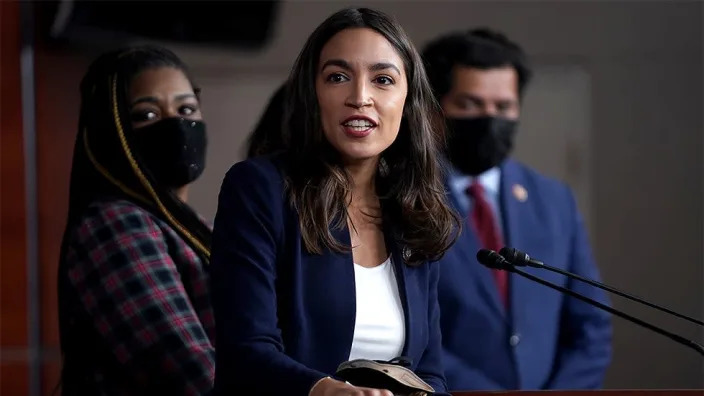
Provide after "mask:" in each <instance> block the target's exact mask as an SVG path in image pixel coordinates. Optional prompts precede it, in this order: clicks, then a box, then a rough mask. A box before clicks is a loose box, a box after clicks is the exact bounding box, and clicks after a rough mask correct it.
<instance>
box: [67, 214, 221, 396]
mask: <svg viewBox="0 0 704 396" xmlns="http://www.w3.org/2000/svg"><path fill="white" fill-rule="evenodd" d="M67 263H68V266H67V269H68V279H69V281H70V284H71V285H72V286H73V287H74V288H75V292H76V294H77V296H78V299H77V300H78V301H80V305H81V307H79V309H80V310H82V311H84V312H85V313H86V314H87V316H88V318H89V320H88V321H87V323H89V324H90V323H92V325H93V326H94V329H91V330H93V331H97V334H98V337H97V340H99V342H101V343H103V344H105V345H107V348H102V349H101V348H99V347H97V346H96V348H95V350H96V351H100V350H104V351H111V352H110V353H107V354H109V355H111V356H96V357H95V358H96V362H101V361H110V362H112V363H114V364H115V365H117V366H118V367H121V368H125V369H124V370H121V371H124V372H126V373H134V378H130V381H129V382H132V383H133V384H132V385H131V387H132V388H134V387H137V388H139V387H140V386H141V385H140V384H144V390H146V389H154V387H155V385H154V384H155V383H167V384H168V386H167V388H168V389H170V390H176V392H177V393H178V394H182V395H202V394H207V393H209V392H210V391H211V390H212V387H213V379H214V374H215V367H214V362H215V350H214V339H215V337H214V319H213V312H212V308H211V304H210V297H209V292H208V273H207V271H206V268H205V267H204V265H203V263H202V262H201V260H200V259H199V258H198V256H197V255H196V254H195V252H194V251H193V250H192V249H191V248H190V247H189V246H188V245H187V244H186V243H185V242H184V241H183V239H181V238H180V237H179V236H178V235H177V234H176V232H175V231H174V230H173V229H172V228H171V227H170V226H168V225H167V224H166V223H165V222H163V221H161V220H159V219H158V218H156V217H155V216H153V215H152V214H150V213H149V212H147V211H145V210H144V209H142V208H140V207H139V206H137V205H134V204H132V203H130V202H128V201H105V202H98V203H96V204H93V205H92V206H91V207H90V208H89V209H88V210H87V212H86V213H85V215H84V217H83V219H82V221H81V223H80V224H79V225H78V227H77V228H76V230H75V232H74V234H73V236H72V241H71V243H70V246H69V249H68V251H67ZM83 347H84V348H91V346H90V345H84V346H83ZM111 365H113V364H109V365H101V364H98V363H96V364H95V365H90V364H89V365H87V367H91V370H92V371H93V372H92V373H86V376H88V377H90V378H93V379H94V381H95V383H94V384H93V385H94V389H104V390H105V393H106V394H112V393H115V389H105V387H110V388H112V387H114V386H115V385H114V384H115V382H121V381H115V380H114V378H113V379H112V380H110V377H111V375H112V373H111V372H109V371H111V370H106V367H109V366H111ZM122 375H124V374H122ZM128 375H129V374H128ZM107 384H110V385H107ZM135 384H136V385H135ZM136 390H137V391H139V389H136ZM162 390H166V389H162ZM117 393H121V392H120V391H118V392H117ZM140 393H141V392H140Z"/></svg>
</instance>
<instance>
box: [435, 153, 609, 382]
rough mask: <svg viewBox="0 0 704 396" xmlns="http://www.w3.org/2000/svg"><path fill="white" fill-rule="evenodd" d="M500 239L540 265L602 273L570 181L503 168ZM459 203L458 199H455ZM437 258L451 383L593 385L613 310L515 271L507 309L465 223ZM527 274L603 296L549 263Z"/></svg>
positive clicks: (603, 363)
mask: <svg viewBox="0 0 704 396" xmlns="http://www.w3.org/2000/svg"><path fill="white" fill-rule="evenodd" d="M499 195H500V198H499V201H500V206H501V210H502V215H503V230H504V239H505V240H504V242H505V244H506V245H507V246H512V247H515V248H517V249H519V250H522V251H524V252H526V253H528V254H529V255H530V256H531V257H535V258H536V259H538V260H541V261H543V262H544V263H546V264H548V265H551V266H554V267H558V268H561V269H563V270H567V271H570V272H573V273H577V274H579V275H582V276H584V277H587V278H591V279H597V280H598V279H599V272H598V269H597V266H596V265H595V263H594V259H593V257H592V254H591V249H590V247H589V243H588V241H587V235H586V232H585V229H584V226H583V223H582V219H581V217H580V214H579V213H578V210H577V206H576V204H575V200H574V198H573V196H572V193H571V191H570V190H569V188H568V187H567V186H566V185H564V184H563V183H560V182H557V181H555V180H551V179H548V178H546V177H544V176H541V175H539V174H538V173H536V172H535V171H532V170H531V169H529V168H527V167H525V166H523V165H521V164H519V163H518V162H515V161H512V160H508V161H506V162H505V163H504V164H503V165H502V167H501V187H500V193H499ZM451 201H452V202H453V204H454V205H455V207H456V208H458V206H457V202H456V201H455V199H454V198H453V199H452V200H451ZM465 224H466V225H465V226H464V227H463V231H462V234H461V235H460V237H459V239H458V240H457V242H456V243H455V244H454V245H453V247H452V248H451V249H450V250H449V251H448V252H447V253H446V254H445V256H444V258H443V259H442V260H441V261H440V283H439V300H440V307H441V310H442V316H441V328H442V334H443V352H444V353H443V359H444V364H445V368H446V370H445V376H446V378H447V384H448V389H451V390H476V389H483V390H497V389H581V388H598V387H600V386H601V384H602V380H603V377H604V372H605V370H606V368H607V366H608V364H609V361H610V355H611V323H610V315H609V314H608V313H605V312H603V311H601V310H599V309H598V308H594V307H592V306H590V305H588V304H586V303H584V302H581V301H579V300H577V299H574V298H572V297H569V296H565V295H563V294H561V293H559V292H557V291H555V290H552V289H549V288H547V287H545V286H542V285H540V284H537V283H534V282H532V281H530V280H528V279H525V278H523V277H520V276H518V275H515V274H511V275H510V278H509V288H510V290H509V293H510V309H509V312H506V309H505V308H504V305H503V303H502V302H501V300H500V297H499V294H498V290H497V288H496V286H495V285H496V283H495V281H494V279H493V278H492V274H491V272H490V270H488V269H487V268H485V267H484V266H482V265H481V264H479V263H478V262H477V260H476V254H477V250H479V249H480V248H481V246H480V243H479V241H478V239H477V236H476V235H475V232H474V231H473V229H472V228H471V226H470V225H469V222H466V223H465ZM525 270H526V271H527V272H529V273H531V274H533V275H536V276H540V277H542V278H543V279H546V280H548V281H550V282H552V283H556V284H558V285H561V286H566V287H567V288H569V289H571V290H574V291H576V292H579V293H581V294H583V295H586V296H588V297H591V298H593V299H596V300H597V301H600V302H602V303H607V301H608V300H607V297H606V295H605V294H604V293H603V292H602V291H601V290H599V289H597V288H594V287H591V286H588V285H584V284H582V283H579V282H574V281H568V280H567V278H566V277H563V276H561V275H558V274H555V273H552V272H548V271H546V270H540V269H533V268H528V269H525Z"/></svg>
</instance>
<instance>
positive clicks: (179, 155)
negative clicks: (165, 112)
mask: <svg viewBox="0 0 704 396" xmlns="http://www.w3.org/2000/svg"><path fill="white" fill-rule="evenodd" d="M132 140H133V145H134V150H135V151H136V152H137V153H138V154H139V157H140V158H141V159H142V160H143V161H144V165H145V166H146V167H147V168H148V169H149V171H150V173H151V174H152V176H153V177H154V178H155V179H156V182H157V183H159V184H161V185H162V186H165V187H170V188H177V187H182V186H185V185H186V184H189V183H191V182H193V181H194V180H196V179H197V178H198V177H199V176H200V175H201V174H202V173H203V170H204V169H205V150H206V146H207V138H206V135H205V123H204V122H203V121H194V120H187V119H184V118H164V119H162V120H159V121H157V122H155V123H153V124H150V125H147V126H145V127H141V128H137V129H135V130H134V134H133V139H132Z"/></svg>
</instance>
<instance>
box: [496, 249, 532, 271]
mask: <svg viewBox="0 0 704 396" xmlns="http://www.w3.org/2000/svg"><path fill="white" fill-rule="evenodd" d="M499 254H500V255H502V256H504V258H505V259H506V260H507V261H508V262H510V263H511V264H513V265H518V266H522V267H523V266H525V265H526V263H528V261H530V256H528V255H527V254H525V253H523V252H521V251H520V250H517V249H515V248H510V247H502V248H501V250H499Z"/></svg>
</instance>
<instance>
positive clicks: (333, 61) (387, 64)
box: [320, 59, 401, 75]
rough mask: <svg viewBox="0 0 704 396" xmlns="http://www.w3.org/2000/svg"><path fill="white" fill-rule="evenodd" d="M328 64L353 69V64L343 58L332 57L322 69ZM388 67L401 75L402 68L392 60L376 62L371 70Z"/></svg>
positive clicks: (370, 67)
mask: <svg viewBox="0 0 704 396" xmlns="http://www.w3.org/2000/svg"><path fill="white" fill-rule="evenodd" d="M328 66H338V67H341V68H343V69H345V70H352V66H350V64H349V62H347V61H345V60H342V59H330V60H327V61H325V63H324V64H323V67H322V68H321V69H320V70H325V68H326V67H328ZM387 69H392V70H395V71H396V73H398V74H399V75H401V70H399V68H398V67H396V65H394V64H393V63H390V62H378V63H374V64H373V65H371V66H369V70H370V71H380V70H387Z"/></svg>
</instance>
